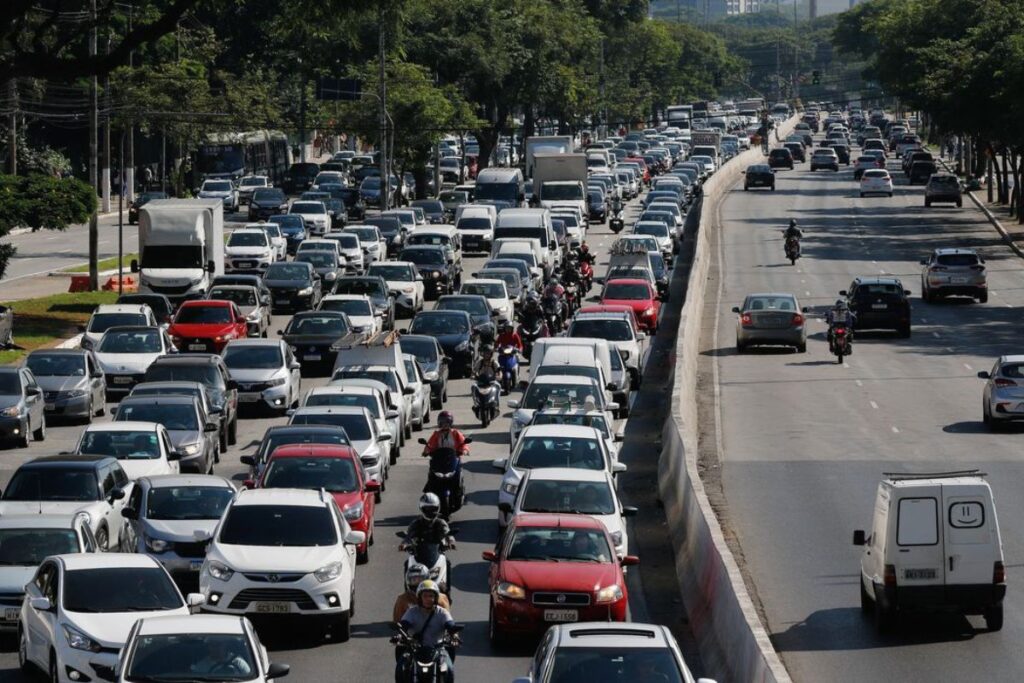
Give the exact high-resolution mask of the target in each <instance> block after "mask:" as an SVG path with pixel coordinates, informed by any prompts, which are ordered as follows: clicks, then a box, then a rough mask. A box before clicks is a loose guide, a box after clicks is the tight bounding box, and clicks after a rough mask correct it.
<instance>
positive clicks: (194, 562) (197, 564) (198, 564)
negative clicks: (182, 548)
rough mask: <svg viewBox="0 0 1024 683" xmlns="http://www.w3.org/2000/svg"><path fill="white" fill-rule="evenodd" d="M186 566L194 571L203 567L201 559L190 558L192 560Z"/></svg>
mask: <svg viewBox="0 0 1024 683" xmlns="http://www.w3.org/2000/svg"><path fill="white" fill-rule="evenodd" d="M188 568H189V569H191V570H192V571H194V572H197V571H199V570H200V569H202V568H203V561H202V560H192V561H190V562H189V563H188Z"/></svg>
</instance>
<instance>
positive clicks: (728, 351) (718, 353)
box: [700, 346, 740, 358]
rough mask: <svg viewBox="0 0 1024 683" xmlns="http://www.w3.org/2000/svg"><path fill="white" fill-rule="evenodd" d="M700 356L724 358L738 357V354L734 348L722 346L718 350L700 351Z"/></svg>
mask: <svg viewBox="0 0 1024 683" xmlns="http://www.w3.org/2000/svg"><path fill="white" fill-rule="evenodd" d="M700 355H702V356H708V357H711V358H726V357H728V356H738V355H740V354H739V352H737V351H736V347H735V346H723V347H721V348H719V349H708V350H706V351H701V352H700Z"/></svg>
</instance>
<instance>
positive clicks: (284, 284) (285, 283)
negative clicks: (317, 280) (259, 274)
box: [263, 280, 311, 289]
mask: <svg viewBox="0 0 1024 683" xmlns="http://www.w3.org/2000/svg"><path fill="white" fill-rule="evenodd" d="M263 282H264V283H266V285H267V288H268V289H275V288H277V289H292V288H294V289H305V288H306V287H309V286H311V283H310V282H309V280H264V281H263Z"/></svg>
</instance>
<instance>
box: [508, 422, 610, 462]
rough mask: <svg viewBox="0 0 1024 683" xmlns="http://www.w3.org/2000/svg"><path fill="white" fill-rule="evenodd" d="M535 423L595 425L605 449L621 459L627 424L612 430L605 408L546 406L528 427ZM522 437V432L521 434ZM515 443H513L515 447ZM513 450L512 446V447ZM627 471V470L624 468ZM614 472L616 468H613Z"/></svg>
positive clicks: (578, 425)
mask: <svg viewBox="0 0 1024 683" xmlns="http://www.w3.org/2000/svg"><path fill="white" fill-rule="evenodd" d="M534 425H567V426H572V427H593V428H594V429H596V430H597V431H598V432H599V433H600V434H601V438H602V439H604V446H605V449H606V450H607V451H608V454H609V455H610V456H611V459H612V462H613V463H617V462H618V461H619V447H618V445H617V444H619V443H620V442H621V441H622V440H623V439H624V438H625V437H624V436H623V433H622V431H623V430H624V429H625V425H623V426H621V427H619V429H618V431H615V432H613V431H612V423H611V422H609V421H608V415H607V413H605V412H604V411H603V410H584V409H582V408H565V407H563V408H545V409H543V410H538V411H537V412H535V413H534V414H533V419H532V420H531V421H530V424H529V425H527V426H528V427H532V426H534ZM520 438H522V434H520ZM514 446H515V444H513V447H514ZM510 450H511V448H510ZM623 471H625V470H623ZM613 472H614V470H613Z"/></svg>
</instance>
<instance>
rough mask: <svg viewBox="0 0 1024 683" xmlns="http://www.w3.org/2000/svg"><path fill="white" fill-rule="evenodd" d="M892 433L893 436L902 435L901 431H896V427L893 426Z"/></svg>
mask: <svg viewBox="0 0 1024 683" xmlns="http://www.w3.org/2000/svg"><path fill="white" fill-rule="evenodd" d="M892 433H893V434H899V433H900V430H898V429H896V425H893V426H892Z"/></svg>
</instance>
